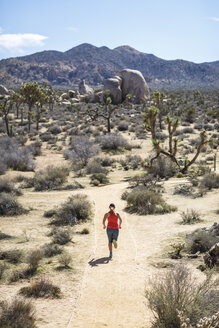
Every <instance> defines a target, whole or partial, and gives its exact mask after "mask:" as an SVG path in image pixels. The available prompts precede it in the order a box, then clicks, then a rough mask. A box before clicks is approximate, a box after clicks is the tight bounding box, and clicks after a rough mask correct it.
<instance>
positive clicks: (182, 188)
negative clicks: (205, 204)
mask: <svg viewBox="0 0 219 328" xmlns="http://www.w3.org/2000/svg"><path fill="white" fill-rule="evenodd" d="M193 191H194V190H193V186H192V185H191V184H185V183H181V184H179V185H177V186H175V188H174V191H173V194H174V195H184V196H191V195H192V194H193Z"/></svg>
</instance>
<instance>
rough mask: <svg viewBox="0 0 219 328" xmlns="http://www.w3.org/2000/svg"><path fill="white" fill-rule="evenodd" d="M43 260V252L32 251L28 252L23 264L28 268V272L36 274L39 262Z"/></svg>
mask: <svg viewBox="0 0 219 328" xmlns="http://www.w3.org/2000/svg"><path fill="white" fill-rule="evenodd" d="M42 258H43V252H42V250H41V249H34V250H32V251H29V253H28V254H27V256H26V259H25V262H26V263H27V264H28V266H29V271H30V272H33V273H34V272H36V270H37V268H38V266H39V262H40V261H41V260H42Z"/></svg>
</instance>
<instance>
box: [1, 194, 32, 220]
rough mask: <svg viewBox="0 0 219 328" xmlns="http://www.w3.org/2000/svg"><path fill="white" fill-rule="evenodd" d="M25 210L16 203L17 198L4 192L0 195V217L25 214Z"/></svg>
mask: <svg viewBox="0 0 219 328" xmlns="http://www.w3.org/2000/svg"><path fill="white" fill-rule="evenodd" d="M26 212H27V210H25V209H24V208H23V206H22V205H21V204H20V203H19V202H18V201H17V198H16V197H15V196H14V195H12V194H8V193H5V192H2V193H1V194H0V216H4V215H7V216H14V215H20V214H24V213H26Z"/></svg>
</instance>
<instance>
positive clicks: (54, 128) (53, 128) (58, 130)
mask: <svg viewBox="0 0 219 328" xmlns="http://www.w3.org/2000/svg"><path fill="white" fill-rule="evenodd" d="M49 132H51V133H52V134H55V135H56V134H59V133H61V132H62V129H61V128H60V127H59V126H58V125H53V126H51V128H50V129H49Z"/></svg>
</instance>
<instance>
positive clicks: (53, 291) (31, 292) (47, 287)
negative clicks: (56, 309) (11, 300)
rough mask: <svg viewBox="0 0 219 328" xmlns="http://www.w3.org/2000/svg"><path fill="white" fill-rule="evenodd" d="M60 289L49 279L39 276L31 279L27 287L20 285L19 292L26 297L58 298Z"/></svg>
mask: <svg viewBox="0 0 219 328" xmlns="http://www.w3.org/2000/svg"><path fill="white" fill-rule="evenodd" d="M60 293H61V290H60V288H59V287H57V286H54V285H53V284H52V283H51V282H50V281H49V280H46V279H45V278H41V279H39V280H33V281H32V282H31V283H30V286H28V287H22V288H21V289H20V291H19V294H22V295H24V296H26V297H47V298H48V297H50V298H59V297H60Z"/></svg>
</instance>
